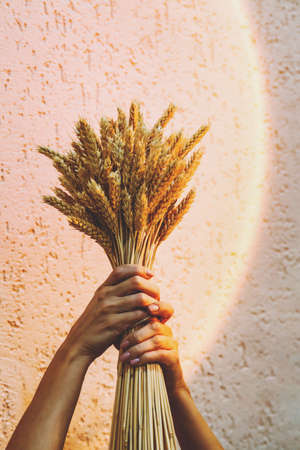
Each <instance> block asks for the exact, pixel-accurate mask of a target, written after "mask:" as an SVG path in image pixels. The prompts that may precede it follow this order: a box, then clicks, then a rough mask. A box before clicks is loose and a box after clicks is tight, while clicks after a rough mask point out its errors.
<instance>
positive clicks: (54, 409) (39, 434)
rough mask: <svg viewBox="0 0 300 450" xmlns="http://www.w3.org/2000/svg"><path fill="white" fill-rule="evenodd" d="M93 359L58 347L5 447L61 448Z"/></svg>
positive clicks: (38, 449)
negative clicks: (89, 359)
mask: <svg viewBox="0 0 300 450" xmlns="http://www.w3.org/2000/svg"><path fill="white" fill-rule="evenodd" d="M89 364H90V361H88V360H87V359H86V358H83V357H77V355H75V353H74V352H73V350H72V349H71V348H70V347H69V346H68V345H67V344H66V343H63V344H62V346H61V347H60V348H59V349H58V350H57V352H56V354H55V356H54V358H53V360H52V361H51V363H50V365H49V367H48V369H47V370H46V372H45V374H44V376H43V378H42V380H41V382H40V384H39V386H38V389H37V391H36V393H35V395H34V397H33V399H32V401H31V403H30V405H29V406H28V408H27V410H26V411H25V413H24V414H23V416H22V418H21V420H20V422H19V424H18V426H17V428H16V429H15V431H14V433H13V435H12V437H11V439H10V441H9V443H8V445H7V447H6V450H17V449H18V450H19V449H20V448H22V450H61V449H62V448H63V446H64V442H65V438H66V434H67V431H68V427H69V424H70V421H71V418H72V416H73V412H74V409H75V406H76V403H77V400H78V396H79V393H80V390H81V386H82V383H83V380H84V377H85V374H86V371H87V369H88V366H89Z"/></svg>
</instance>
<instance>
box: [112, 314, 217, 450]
mask: <svg viewBox="0 0 300 450" xmlns="http://www.w3.org/2000/svg"><path fill="white" fill-rule="evenodd" d="M120 348H121V352H120V360H121V361H127V362H130V364H134V363H135V361H136V359H139V361H138V362H136V364H138V365H140V364H145V363H148V362H158V363H160V364H161V366H162V369H163V373H164V378H165V382H166V388H167V392H168V397H169V403H170V408H171V412H172V416H173V421H174V427H175V432H176V436H177V439H178V442H179V444H180V446H181V449H182V450H191V449H193V450H222V449H223V447H222V446H221V444H220V443H219V441H218V439H217V438H216V436H215V435H214V433H213V432H212V430H211V429H210V428H209V426H208V424H207V423H206V421H205V420H204V418H203V417H202V416H201V414H200V412H199V411H198V409H197V407H196V405H195V403H194V401H193V399H192V397H191V394H190V391H189V389H188V387H187V385H186V383H185V381H184V378H183V373H182V369H181V365H180V361H179V356H178V344H177V342H176V341H175V340H174V339H173V335H172V330H171V328H170V327H168V326H167V325H165V324H163V323H160V322H157V321H153V322H152V323H150V324H148V325H146V326H144V327H143V328H141V329H140V330H137V331H135V332H134V333H131V334H129V335H128V336H126V337H125V338H124V339H123V340H122V342H121V346H120ZM133 360H135V361H133Z"/></svg>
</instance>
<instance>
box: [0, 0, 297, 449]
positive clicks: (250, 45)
mask: <svg viewBox="0 0 300 450" xmlns="http://www.w3.org/2000/svg"><path fill="white" fill-rule="evenodd" d="M298 8H299V1H298V0H289V1H288V0H283V1H280V0H277V1H274V0H265V1H264V2H261V1H259V0H257V1H255V0H248V1H246V0H244V1H239V2H238V1H234V0H232V1H227V2H226V8H224V2H223V1H221V0H219V1H218V0H211V1H202V0H201V1H198V0H180V1H179V0H165V1H156V0H153V1H148V2H142V1H138V0H131V1H126V2H124V1H121V0H118V1H113V0H111V1H110V2H109V1H100V2H97V1H95V0H92V1H87V0H85V1H82V0H81V1H79V0H77V1H75V0H73V1H69V2H64V1H47V2H46V1H43V2H42V1H38V0H31V1H30V0H26V1H24V2H20V1H18V0H8V1H4V2H1V18H0V33H1V34H0V44H1V47H0V48H1V52H0V80H1V83H0V90H1V91H0V98H1V100H0V101H1V111H0V120H1V122H0V127H1V154H0V155H1V156H0V160H1V162H0V164H1V166H0V170H1V173H0V181H1V224H0V226H1V229H0V235H1V273H2V283H1V306H2V315H1V318H0V321H1V349H0V370H1V372H0V378H1V380H0V381H1V385H2V386H1V391H0V392H1V394H0V395H1V428H0V442H2V444H0V445H2V447H1V448H4V447H5V443H6V442H7V441H8V439H9V437H10V435H11V433H12V431H13V429H14V427H15V425H16V423H17V422H18V420H19V419H20V417H21V415H22V413H23V412H24V410H25V408H26V407H27V405H28V404H29V402H30V400H31V398H32V396H33V394H34V392H35V389H36V387H37V385H38V383H39V381H40V379H41V376H42V374H43V372H44V371H45V369H46V367H47V366H48V364H49V362H50V360H51V358H52V356H53V354H54V353H55V351H56V349H57V347H58V346H59V345H60V343H61V342H62V341H63V339H64V337H65V335H66V333H67V332H68V330H69V328H70V326H71V324H72V323H73V322H74V320H75V319H76V318H77V317H78V316H79V314H80V313H81V312H82V311H83V309H84V307H85V305H86V304H87V302H88V301H89V300H90V298H91V297H92V295H93V293H94V291H95V289H96V288H97V286H98V285H99V284H101V283H102V281H103V280H104V279H105V278H106V277H107V276H108V274H109V272H110V271H111V268H110V265H109V262H108V260H107V258H106V257H105V255H104V252H103V251H102V249H101V248H100V247H97V245H96V244H95V243H94V242H93V241H91V240H89V239H88V238H87V237H84V236H82V235H81V234H80V233H79V232H77V231H76V230H73V229H71V228H70V227H69V226H68V224H67V220H66V218H65V217H64V216H62V215H61V214H59V213H58V212H57V211H56V210H54V209H53V208H51V207H50V206H47V205H44V204H43V203H42V201H41V196H42V194H46V193H50V192H51V191H50V188H51V187H53V186H54V185H57V184H58V182H57V173H56V171H55V169H54V168H52V166H51V163H50V161H49V160H48V159H47V158H45V157H44V156H42V155H40V154H38V153H37V152H36V151H35V148H36V147H37V145H39V144H40V145H49V146H50V147H51V148H53V149H56V150H59V151H64V150H66V149H67V148H68V147H69V146H70V142H71V140H72V138H73V131H72V127H73V124H74V122H75V121H76V120H77V118H78V116H79V114H82V115H83V116H84V117H86V118H88V119H89V120H90V121H91V123H92V125H93V126H95V127H97V121H98V119H99V118H100V116H102V115H108V116H113V117H115V116H116V107H117V106H120V107H121V108H123V109H125V110H126V111H128V108H129V105H130V102H131V100H132V99H133V98H136V99H137V100H139V101H140V102H141V104H142V108H143V111H144V114H145V120H146V123H147V124H148V126H149V127H150V126H151V125H152V124H153V122H154V121H155V120H156V119H157V117H158V115H159V114H160V113H161V112H162V111H163V110H164V109H165V108H166V107H167V105H168V103H169V102H170V101H172V102H174V103H175V104H176V105H177V106H178V112H177V113H176V115H175V118H174V119H173V120H172V123H171V124H169V125H168V128H167V130H166V132H167V133H169V132H171V131H175V130H177V129H178V128H180V127H184V130H185V132H186V134H187V135H190V134H191V133H192V132H193V131H194V130H195V129H196V128H197V127H199V125H201V124H204V123H206V122H207V120H208V119H210V120H211V122H212V127H211V130H210V132H209V135H207V136H206V137H205V140H204V141H203V145H204V148H205V156H204V157H203V160H202V163H201V167H199V169H198V171H197V173H196V175H195V178H194V184H195V185H196V186H197V192H198V194H197V197H196V200H195V202H194V205H193V207H192V208H191V210H190V212H189V214H188V215H187V216H186V217H185V218H184V220H183V222H182V223H181V224H180V226H178V228H177V229H176V230H175V231H174V232H173V234H172V235H171V236H170V237H169V238H168V240H167V241H166V242H165V243H164V244H163V245H162V247H161V249H160V250H159V251H158V253H157V260H156V265H155V267H154V270H155V273H156V276H155V279H156V282H157V283H158V284H159V285H160V288H161V296H162V298H164V299H165V300H168V301H170V302H172V304H173V305H174V307H175V316H174V318H172V319H171V321H170V324H171V326H172V328H173V330H174V334H175V335H176V336H177V338H178V340H179V343H180V354H181V357H182V364H183V367H184V372H185V375H186V378H187V380H188V383H189V385H190V387H191V390H192V393H193V395H194V398H195V401H196V402H197V405H198V407H199V409H200V411H201V413H203V415H204V416H205V418H206V419H207V421H208V423H209V424H210V425H211V427H212V428H213V430H214V431H215V433H216V435H217V436H218V437H219V439H220V440H221V442H222V443H223V445H224V447H225V448H226V449H293V450H294V449H296V448H299V439H300V432H299V430H300V408H299V405H300V389H299V380H300V373H299V372H300V357H299V354H300V353H299V350H300V348H299V347H300V340H299V324H298V319H299V313H300V310H299V303H298V298H297V292H298V291H299V287H300V286H299V281H298V280H299V277H298V278H297V272H298V270H299V264H300V262H299V255H298V252H299V247H300V243H299V237H298V236H299V226H300V216H299V212H298V209H299V200H300V199H299V176H298V173H299V169H300V159H299V130H298V127H297V128H296V118H297V112H298V116H299V107H298V108H297V100H299V48H300V43H299V34H298V35H296V29H297V27H298V30H299V14H298V16H296V12H297V10H298ZM297 110H298V111H297ZM297 150H298V153H297ZM116 360H117V352H116V351H115V350H114V349H110V350H109V351H107V353H106V354H105V355H104V356H103V357H102V358H101V359H99V360H97V361H96V362H95V363H94V364H93V365H92V367H91V368H90V370H89V372H88V374H87V377H86V379H85V382H84V386H83V390H82V393H81V396H80V400H79V403H78V405H77V408H76V410H75V414H74V417H73V420H72V423H71V426H70V431H69V434H68V437H67V440H66V445H65V448H66V449H67V450H68V449H72V450H76V449H104V448H106V446H107V442H108V435H109V427H110V419H111V412H112V404H113V394H114V387H115V381H116V370H115V369H116Z"/></svg>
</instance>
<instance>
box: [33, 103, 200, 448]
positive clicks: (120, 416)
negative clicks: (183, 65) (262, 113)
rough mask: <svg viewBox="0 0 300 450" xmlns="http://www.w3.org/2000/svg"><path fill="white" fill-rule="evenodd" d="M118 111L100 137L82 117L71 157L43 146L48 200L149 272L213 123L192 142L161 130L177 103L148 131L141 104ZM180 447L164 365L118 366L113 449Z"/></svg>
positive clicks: (179, 213)
mask: <svg viewBox="0 0 300 450" xmlns="http://www.w3.org/2000/svg"><path fill="white" fill-rule="evenodd" d="M117 110H118V117H117V119H116V120H113V119H111V118H101V120H100V134H99V136H98V135H97V134H96V133H95V132H94V130H93V129H92V127H91V126H90V125H89V124H88V122H87V121H86V120H85V119H83V118H79V120H78V122H77V123H76V125H75V130H74V131H75V132H76V135H77V138H78V139H77V141H73V142H72V150H70V151H69V152H68V153H66V154H60V153H57V152H55V151H53V150H51V149H49V148H48V147H43V146H39V147H38V151H39V152H40V153H42V154H44V155H46V156H48V157H49V158H51V159H52V161H53V165H54V167H55V168H56V169H57V170H58V172H59V173H60V176H59V181H60V183H61V185H62V187H63V188H64V190H63V189H61V188H59V187H55V188H53V191H54V193H55V194H56V195H55V196H54V195H51V196H49V195H47V196H46V195H44V196H43V200H44V202H46V203H48V204H49V205H51V206H54V207H55V208H57V209H58V210H59V211H61V212H62V213H63V214H65V215H66V216H67V217H68V221H69V223H70V225H71V226H72V227H74V228H76V229H78V230H80V231H82V232H83V233H85V234H87V235H88V236H90V237H91V238H92V239H94V240H95V241H96V242H97V243H98V244H100V245H101V246H102V247H103V249H104V250H105V252H106V254H107V256H108V258H109V261H110V263H111V266H112V268H115V267H116V266H118V265H121V264H142V265H143V266H146V267H148V268H150V269H152V266H153V262H154V259H155V254H156V251H157V248H158V246H159V245H160V244H161V242H163V241H164V240H165V239H166V238H167V236H168V235H169V234H170V233H171V231H172V230H173V229H174V227H175V226H176V225H177V224H178V223H179V221H180V220H181V218H182V217H183V215H184V214H185V213H186V212H187V211H188V209H189V207H190V205H191V203H192V202H193V199H194V197H195V190H194V189H191V190H190V191H189V192H188V193H187V195H186V196H185V197H184V198H183V199H182V200H181V201H180V202H179V203H178V204H177V205H176V203H177V200H178V199H179V196H180V195H181V193H182V192H183V190H184V188H185V187H186V186H187V184H188V182H189V181H190V179H191V177H192V176H193V174H194V172H195V170H196V168H197V167H198V164H199V162H200V159H201V157H202V154H203V152H202V151H201V150H197V151H195V152H194V153H193V155H192V156H191V157H190V158H189V160H188V161H185V159H184V158H185V157H186V156H187V154H188V153H189V152H190V151H191V150H192V149H193V148H194V147H195V146H196V144H198V142H199V141H200V140H201V138H202V137H203V136H204V135H205V134H206V132H207V131H208V128H209V125H206V126H202V127H201V128H200V129H199V130H197V131H196V132H195V134H194V135H193V136H192V137H191V138H189V139H187V138H184V136H183V133H182V130H181V131H180V132H178V133H174V134H171V135H170V136H169V137H168V138H167V139H163V129H164V127H165V126H166V125H167V123H168V122H169V120H170V119H171V118H172V117H173V115H174V112H175V106H174V105H173V104H170V105H169V107H168V109H167V110H166V111H165V112H164V113H163V115H162V116H161V117H160V119H159V120H158V121H157V122H156V123H155V125H154V126H153V127H152V128H151V129H147V128H146V126H145V124H144V121H143V116H142V114H141V111H140V105H139V103H138V102H135V101H134V102H132V104H131V106H130V111H129V117H128V119H127V118H126V115H125V113H124V112H123V111H122V110H121V109H120V108H118V109H117ZM139 326H143V324H141V323H139V324H137V325H136V327H139ZM128 331H129V330H128ZM175 447H176V444H175V433H174V427H173V421H172V416H171V412H170V407H169V402H168V396H167V392H166V386H165V383H164V377H163V372H162V370H161V367H160V365H159V364H146V365H144V366H138V367H133V366H130V365H128V364H126V363H121V362H120V361H119V362H118V377H117V387H116V395H115V401H114V409H113V418H112V427H111V436H110V446H109V448H110V450H121V449H132V450H140V449H143V450H158V449H159V450H162V449H167V450H170V449H172V450H173V449H175Z"/></svg>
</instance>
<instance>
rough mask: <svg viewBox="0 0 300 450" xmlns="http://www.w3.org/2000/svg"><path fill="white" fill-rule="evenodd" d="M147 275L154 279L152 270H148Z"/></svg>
mask: <svg viewBox="0 0 300 450" xmlns="http://www.w3.org/2000/svg"><path fill="white" fill-rule="evenodd" d="M146 274H147V275H148V276H149V277H154V273H153V272H151V270H149V269H147V270H146Z"/></svg>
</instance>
